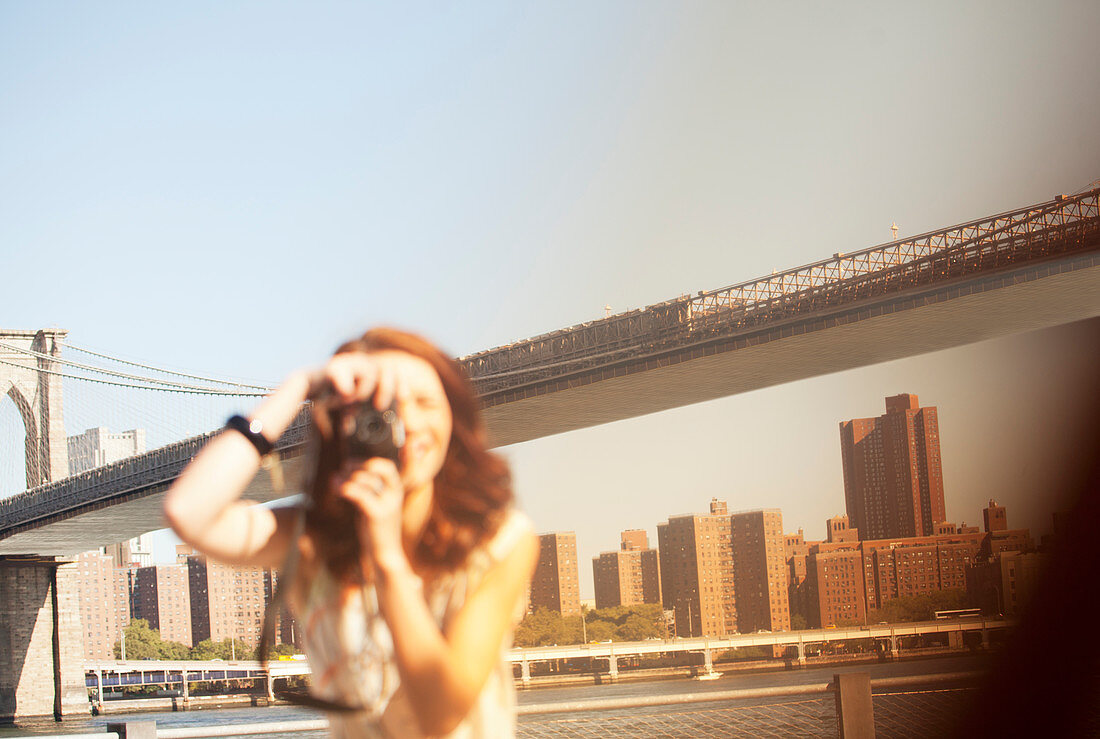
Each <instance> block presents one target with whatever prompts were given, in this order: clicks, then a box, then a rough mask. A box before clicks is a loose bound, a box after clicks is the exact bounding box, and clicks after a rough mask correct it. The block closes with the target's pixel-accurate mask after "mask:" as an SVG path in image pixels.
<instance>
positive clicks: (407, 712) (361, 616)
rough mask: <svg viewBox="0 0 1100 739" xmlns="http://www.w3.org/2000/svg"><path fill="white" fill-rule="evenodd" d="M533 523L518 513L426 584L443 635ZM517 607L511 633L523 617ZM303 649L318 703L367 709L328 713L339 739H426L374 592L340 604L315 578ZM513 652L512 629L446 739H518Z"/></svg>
mask: <svg viewBox="0 0 1100 739" xmlns="http://www.w3.org/2000/svg"><path fill="white" fill-rule="evenodd" d="M530 531H532V526H531V522H530V521H529V520H528V519H527V517H526V516H524V515H523V514H522V513H520V512H518V511H516V510H514V509H513V510H512V511H510V512H509V513H508V515H507V517H506V518H505V520H504V522H503V523H502V524H501V525H500V528H499V529H497V532H496V533H495V534H494V535H493V538H492V539H490V540H489V541H488V542H487V543H486V544H484V545H482V546H481V547H479V548H477V549H475V550H474V551H472V552H471V553H470V554H469V556H468V557H467V559H466V563H465V565H464V566H463V567H462V568H461V569H459V570H457V571H455V572H453V573H448V574H447V575H444V576H442V577H439V578H437V579H435V580H433V581H431V582H428V583H425V584H424V600H425V601H426V602H427V605H428V609H429V611H430V612H431V613H432V615H433V616H434V617H435V621H436V623H437V624H438V625H439V627H440V629H441V630H442V629H444V628H446V626H447V623H448V622H449V620H450V619H451V618H453V617H454V616H455V615H456V614H457V613H458V611H459V610H460V609H461V608H462V605H463V604H464V603H465V602H466V593H467V592H469V591H470V590H472V589H473V588H476V587H477V585H478V583H479V582H480V581H481V578H482V577H483V576H484V574H485V573H486V572H487V571H488V570H489V568H490V567H491V566H492V565H493V564H494V563H496V562H498V561H500V560H501V559H503V558H504V557H506V556H507V555H508V554H509V553H511V551H512V550H513V549H514V548H515V546H516V545H517V544H518V543H519V541H520V539H521V537H522V536H523V535H524V534H525V533H528V532H530ZM522 610H523V603H518V604H517V612H516V613H515V614H514V618H513V628H514V625H515V624H516V623H518V622H519V619H520V618H522V616H523V612H522ZM300 623H301V624H302V627H303V632H304V633H303V644H304V647H305V653H306V656H307V657H308V659H309V663H310V667H311V670H312V672H313V677H312V687H311V692H312V693H313V694H314V695H315V696H317V697H318V698H324V699H326V700H331V701H338V702H341V703H345V704H351V705H356V706H364V707H365V708H366V710H364V711H362V712H359V713H350V714H340V713H332V714H329V726H330V730H331V735H332V736H333V737H341V738H343V737H348V738H349V739H350V738H351V737H422V736H424V735H423V734H422V733H420V730H419V728H418V725H417V722H416V717H415V716H414V715H413V709H412V706H411V704H410V703H409V699H408V696H407V695H406V694H405V692H404V691H403V690H402V689H401V678H400V675H399V674H398V670H397V662H396V660H395V659H394V654H393V638H392V636H391V635H390V630H389V627H388V626H387V625H386V622H385V619H383V618H382V616H381V614H380V613H379V610H378V599H377V596H376V594H375V591H374V588H373V587H372V586H369V585H368V586H365V587H363V588H362V589H361V590H358V591H356V592H354V593H352V594H351V597H350V598H347V599H346V601H345V602H344V603H343V605H341V594H340V588H339V586H338V584H337V583H336V581H335V580H334V579H333V578H332V576H331V575H330V574H329V573H328V572H327V571H326V570H324V569H322V570H321V571H320V572H319V574H318V575H317V576H316V577H315V578H314V579H313V582H312V583H311V585H310V589H309V596H308V599H307V601H306V603H305V607H304V608H303V612H302V613H301V614H300ZM511 648H512V630H511V629H509V631H508V634H507V635H506V636H505V639H504V642H503V643H502V645H501V654H500V659H499V661H498V664H497V666H496V667H495V668H494V669H493V671H492V672H491V673H489V677H488V679H487V680H486V681H485V686H484V687H483V688H482V690H481V694H480V695H479V696H478V699H477V701H476V702H475V703H474V705H473V707H472V708H471V709H470V712H469V713H468V714H467V715H466V718H464V719H463V720H462V722H461V723H460V724H459V725H458V726H457V727H456V728H455V729H454V731H452V732H451V733H449V734H447V735H446V736H447V737H450V738H452V739H466V738H473V737H512V736H515V702H516V698H515V684H514V682H513V678H512V666H511V664H510V663H509V662H508V660H507V653H508V650H510V649H511Z"/></svg>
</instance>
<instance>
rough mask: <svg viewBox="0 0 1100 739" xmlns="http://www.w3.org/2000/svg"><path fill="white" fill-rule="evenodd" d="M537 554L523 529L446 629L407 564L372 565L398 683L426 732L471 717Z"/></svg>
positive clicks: (437, 731)
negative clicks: (389, 637)
mask: <svg viewBox="0 0 1100 739" xmlns="http://www.w3.org/2000/svg"><path fill="white" fill-rule="evenodd" d="M537 556H538V544H537V543H536V540H535V537H534V535H533V534H531V533H530V532H526V533H525V534H524V536H523V537H521V538H520V540H519V542H518V543H517V544H516V545H515V547H514V548H513V550H512V551H511V552H509V553H507V555H506V556H504V557H502V558H501V559H500V560H498V561H497V562H496V563H495V564H494V565H493V567H492V568H491V569H490V570H489V571H488V572H487V573H486V574H485V577H484V579H483V580H482V581H481V583H480V584H479V585H478V587H477V589H476V590H475V591H474V592H473V593H472V594H468V595H467V598H466V602H465V603H464V604H463V606H462V608H461V610H459V612H458V614H457V615H456V616H455V618H453V619H452V620H451V621H450V623H448V625H447V629H446V631H445V632H441V631H440V630H439V627H438V626H437V625H436V623H435V619H434V618H433V617H432V614H431V612H430V611H429V610H428V607H427V604H426V603H425V600H424V594H423V592H422V590H421V585H420V579H419V578H418V577H416V575H415V574H413V572H412V570H411V568H409V567H408V566H407V560H406V566H400V565H399V564H398V565H397V566H392V565H391V566H389V567H381V566H376V567H375V570H374V571H375V576H376V578H377V579H376V581H375V588H376V591H377V593H378V603H379V607H380V609H381V611H382V615H383V616H384V617H385V619H386V623H387V624H388V625H389V627H390V632H391V633H392V635H393V644H394V656H395V657H396V660H397V668H398V670H399V671H400V673H401V684H402V686H403V688H404V690H405V691H406V692H407V694H408V696H409V700H410V703H411V704H412V708H413V712H414V714H415V715H416V717H417V721H418V722H419V724H420V728H421V730H422V731H423V732H424V733H426V734H430V735H433V736H435V735H439V734H446V733H448V732H450V731H452V730H453V729H454V728H455V727H456V726H457V725H458V724H459V723H460V722H461V721H462V719H463V718H465V717H466V715H467V714H468V713H469V712H470V709H471V708H472V707H473V705H474V703H475V702H476V701H477V698H478V696H479V695H480V694H481V690H482V688H483V687H484V685H485V681H486V680H487V679H488V677H489V673H490V672H492V670H493V669H494V668H495V667H496V666H497V665H498V663H499V661H500V651H501V644H502V642H503V640H504V637H505V634H506V633H507V632H508V630H509V628H510V627H511V625H512V619H513V618H514V616H515V613H516V608H517V606H518V605H519V603H520V602H521V600H522V598H523V597H524V589H525V588H526V586H527V583H528V582H529V581H530V579H531V574H532V573H533V571H534V568H535V560H536V558H537Z"/></svg>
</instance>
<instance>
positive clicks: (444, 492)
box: [305, 328, 513, 582]
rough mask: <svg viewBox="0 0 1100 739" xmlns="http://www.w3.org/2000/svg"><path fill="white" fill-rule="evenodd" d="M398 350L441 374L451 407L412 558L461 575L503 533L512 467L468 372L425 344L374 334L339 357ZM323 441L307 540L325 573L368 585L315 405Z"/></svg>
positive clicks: (323, 412)
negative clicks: (488, 427)
mask: <svg viewBox="0 0 1100 739" xmlns="http://www.w3.org/2000/svg"><path fill="white" fill-rule="evenodd" d="M386 350H396V351H401V352H405V353H407V354H411V355H413V356H414V357H418V358H420V359H423V360H424V361H426V362H427V363H428V364H430V365H431V366H432V368H433V369H434V370H435V372H436V374H437V375H439V379H440V382H441V383H442V385H443V391H444V393H445V394H446V397H447V402H448V403H449V404H450V407H451V416H452V429H451V438H450V442H449V444H448V446H447V453H446V456H445V458H444V461H443V466H442V467H441V468H440V470H439V472H438V473H437V474H436V477H435V480H434V486H433V496H432V506H431V511H430V513H429V515H428V521H427V524H426V526H425V527H424V530H423V533H422V535H421V537H420V541H419V542H418V543H417V547H416V551H415V552H413V558H414V560H415V562H416V564H417V565H419V566H420V567H422V568H424V569H428V570H437V571H448V570H454V569H457V568H458V567H460V566H461V565H462V563H463V562H464V561H465V560H466V557H467V555H468V554H469V553H470V552H471V551H472V550H473V549H475V548H476V547H477V546H478V545H480V544H481V543H483V542H485V541H486V540H487V539H488V538H489V537H491V536H492V535H493V533H495V532H496V529H497V527H498V526H499V525H500V523H501V521H502V519H503V517H504V513H505V511H506V510H507V509H508V507H509V506H510V505H511V503H512V499H513V494H512V484H511V477H510V474H509V470H508V465H507V464H506V463H505V462H504V460H503V459H501V458H500V457H499V456H497V455H496V454H493V453H492V452H490V451H489V449H488V447H487V442H486V435H485V428H484V426H483V424H482V421H481V414H480V411H479V409H478V401H477V396H476V395H475V394H474V390H473V386H472V385H471V383H470V380H469V378H468V377H467V375H466V372H465V370H464V369H463V368H462V366H461V365H460V364H459V363H458V362H456V361H455V360H454V359H451V358H450V357H448V356H447V355H446V354H444V353H443V352H442V351H441V350H440V349H439V348H437V347H436V346H435V345H434V344H432V343H431V342H429V341H427V340H426V339H424V338H422V337H420V336H417V335H415V334H411V333H408V332H406V331H400V330H398V329H393V328H374V329H371V330H370V331H368V332H367V333H365V334H363V336H362V337H360V338H358V339H355V340H353V341H349V342H347V343H345V344H343V345H342V346H340V348H339V349H337V350H336V354H344V353H347V352H378V351H386ZM313 420H314V427H315V429H316V431H317V436H318V438H319V447H318V451H317V466H316V473H315V475H314V478H313V482H312V485H311V488H310V494H311V498H312V500H311V503H312V504H311V505H310V506H308V507H307V510H306V522H305V526H306V529H305V530H306V534H307V536H308V537H309V539H310V542H311V543H312V545H313V547H314V548H315V551H316V552H317V555H318V556H319V557H320V560H321V561H322V562H323V563H324V565H325V566H326V568H327V569H328V570H329V572H331V573H332V574H333V575H334V576H336V577H337V578H338V579H339V580H341V581H343V582H361V581H362V579H363V577H364V575H363V573H362V572H361V569H360V566H359V554H360V551H359V541H358V534H357V530H356V521H357V520H358V516H359V515H361V514H360V513H359V512H358V510H356V509H355V508H354V506H353V504H352V503H351V502H350V501H348V500H346V499H344V498H340V497H338V496H336V495H334V494H333V492H332V490H331V485H330V479H331V477H332V475H333V474H334V473H335V472H336V470H337V469H338V467H339V465H340V462H341V459H340V452H339V449H338V445H337V444H336V443H335V440H334V437H333V434H332V429H331V426H330V424H329V422H328V419H327V408H325V407H324V404H323V403H316V404H315V405H314V412H313Z"/></svg>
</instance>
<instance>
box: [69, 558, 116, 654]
mask: <svg viewBox="0 0 1100 739" xmlns="http://www.w3.org/2000/svg"><path fill="white" fill-rule="evenodd" d="M73 566H74V567H75V568H76V571H77V574H76V577H75V578H74V581H75V583H76V591H77V597H78V599H79V601H80V626H81V629H82V631H83V634H82V635H83V637H84V657H85V658H86V659H114V656H115V655H114V651H113V650H114V643H115V641H116V640H117V639H118V632H119V628H118V614H117V611H116V608H115V568H114V563H113V562H112V561H111V557H110V556H109V555H107V554H104V553H103V552H101V551H99V550H98V549H97V550H93V551H91V552H84V553H82V554H78V555H77V556H76V557H75V558H74V560H73ZM128 602H129V601H128V600H127V603H128ZM126 623H129V618H127V619H126Z"/></svg>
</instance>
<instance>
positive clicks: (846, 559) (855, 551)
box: [803, 541, 867, 628]
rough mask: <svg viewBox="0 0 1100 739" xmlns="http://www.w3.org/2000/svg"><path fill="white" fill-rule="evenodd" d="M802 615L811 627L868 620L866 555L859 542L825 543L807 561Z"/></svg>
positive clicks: (840, 624)
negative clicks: (864, 570) (803, 611)
mask: <svg viewBox="0 0 1100 739" xmlns="http://www.w3.org/2000/svg"><path fill="white" fill-rule="evenodd" d="M803 605H804V607H806V611H805V613H804V614H803V615H804V616H805V617H806V621H807V623H808V624H809V626H810V627H812V628H827V627H831V626H853V625H856V624H863V623H865V622H866V619H867V598H866V591H865V587H864V579H863V554H862V552H861V551H860V543H859V542H857V541H840V542H836V543H828V542H822V543H820V544H817V545H815V546H814V548H813V550H812V551H811V552H810V554H809V556H808V557H807V562H806V586H805V597H804V601H803Z"/></svg>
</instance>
